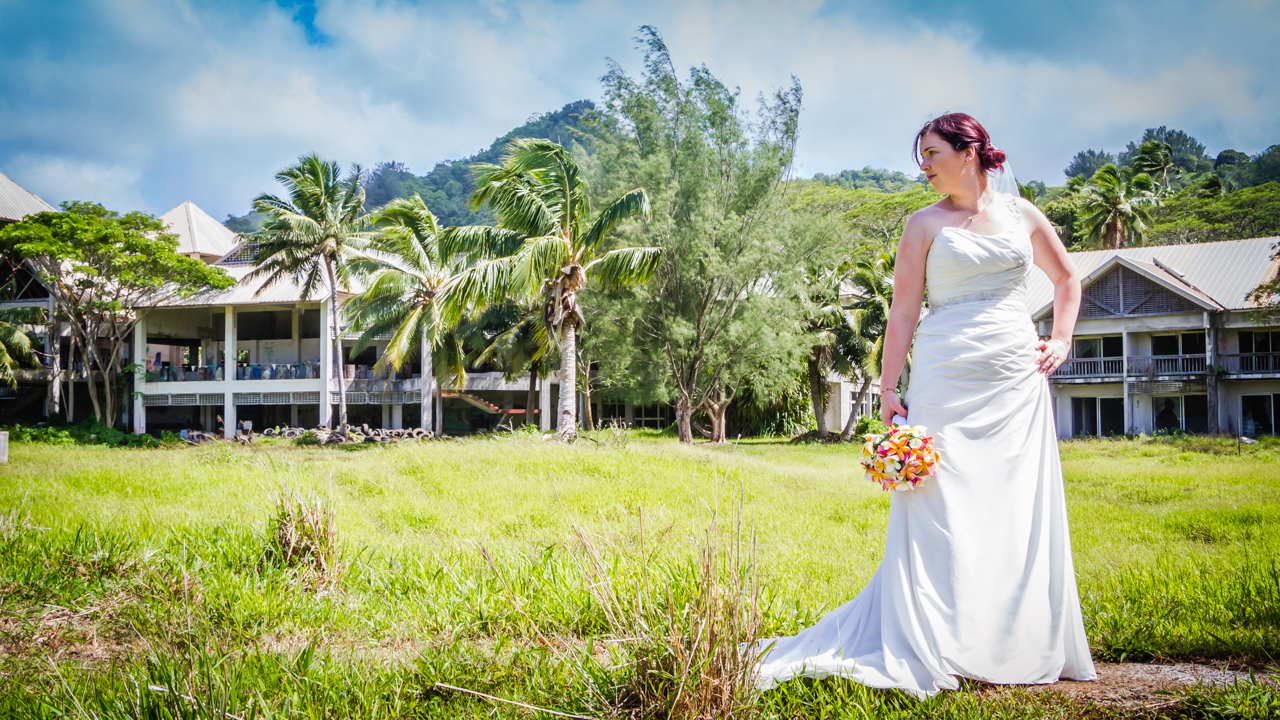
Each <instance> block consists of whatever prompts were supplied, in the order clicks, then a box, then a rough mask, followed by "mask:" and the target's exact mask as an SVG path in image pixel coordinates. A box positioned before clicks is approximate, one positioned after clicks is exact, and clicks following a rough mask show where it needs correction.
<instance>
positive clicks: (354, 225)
mask: <svg viewBox="0 0 1280 720" xmlns="http://www.w3.org/2000/svg"><path fill="white" fill-rule="evenodd" d="M276 180H278V181H280V183H281V184H282V185H284V186H285V188H286V189H287V190H288V191H289V199H288V200H284V199H281V198H278V197H276V196H274V195H269V194H266V193H263V194H262V195H259V196H258V197H256V198H254V200H253V210H254V212H259V213H263V214H265V215H266V219H265V220H264V221H263V224H262V228H261V229H260V230H258V232H256V233H254V235H253V237H254V238H255V239H256V240H257V242H258V250H257V256H256V258H255V262H256V263H257V267H256V268H254V270H253V272H252V273H250V274H249V277H251V278H256V277H265V278H266V282H265V283H263V285H262V287H261V288H259V289H258V294H261V293H262V292H264V291H265V290H266V289H267V288H268V287H270V286H272V285H274V284H275V283H277V282H279V281H280V280H283V279H284V278H286V277H287V278H291V279H292V280H293V282H294V283H296V284H297V285H298V286H299V287H300V288H301V289H302V297H304V298H309V297H311V295H312V293H314V292H315V291H316V290H317V289H319V288H320V287H321V286H322V285H324V286H326V287H327V288H328V290H329V308H330V311H331V313H332V321H333V329H334V337H333V344H334V361H335V362H336V363H337V370H338V425H339V431H340V432H345V431H346V429H347V385H346V380H345V379H344V376H345V373H344V372H343V368H342V326H341V324H340V323H339V320H338V286H339V283H341V284H342V286H344V287H350V272H349V260H350V259H351V258H352V255H353V254H354V253H355V252H358V251H359V250H360V249H362V248H363V247H364V246H365V245H366V244H367V242H368V240H369V238H370V234H369V233H367V232H364V231H363V229H364V227H365V224H366V216H365V214H364V210H363V208H364V188H362V187H361V186H360V168H359V166H354V167H353V168H352V171H351V174H350V175H348V176H347V178H346V179H345V180H344V179H342V177H341V171H340V169H339V168H338V163H336V162H333V161H331V160H321V159H320V158H319V157H317V156H316V155H315V153H312V154H311V155H307V156H305V157H302V158H299V159H298V164H297V165H294V166H293V167H290V168H286V169H285V170H282V171H280V172H279V173H278V174H276ZM228 370H229V369H228ZM322 373H323V374H327V373H328V369H327V368H326V369H324V370H323V371H322Z"/></svg>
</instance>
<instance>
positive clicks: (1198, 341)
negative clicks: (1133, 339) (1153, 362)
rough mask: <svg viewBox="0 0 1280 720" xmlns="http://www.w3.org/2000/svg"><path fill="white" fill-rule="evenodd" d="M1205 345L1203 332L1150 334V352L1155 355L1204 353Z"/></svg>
mask: <svg viewBox="0 0 1280 720" xmlns="http://www.w3.org/2000/svg"><path fill="white" fill-rule="evenodd" d="M1206 347H1207V346H1206V345H1205V336H1204V333H1203V332H1194V333H1183V334H1181V335H1152V336H1151V354H1152V355H1155V356H1157V357H1162V356H1169V355H1204V354H1205V349H1206Z"/></svg>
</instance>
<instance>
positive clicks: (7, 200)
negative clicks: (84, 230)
mask: <svg viewBox="0 0 1280 720" xmlns="http://www.w3.org/2000/svg"><path fill="white" fill-rule="evenodd" d="M57 211H58V209H57V208H55V207H54V206H52V205H50V204H49V203H47V202H45V201H44V200H41V199H40V198H39V197H37V196H36V195H35V194H34V193H32V192H31V191H30V190H27V189H26V188H24V187H22V186H21V185H19V184H18V183H16V182H14V181H12V180H10V179H9V178H8V177H6V176H5V175H4V174H3V173H0V220H9V221H13V222H17V221H19V220H21V219H22V218H24V217H26V216H28V215H34V214H36V213H38V212H57Z"/></svg>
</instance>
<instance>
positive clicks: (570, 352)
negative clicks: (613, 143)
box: [446, 138, 662, 440]
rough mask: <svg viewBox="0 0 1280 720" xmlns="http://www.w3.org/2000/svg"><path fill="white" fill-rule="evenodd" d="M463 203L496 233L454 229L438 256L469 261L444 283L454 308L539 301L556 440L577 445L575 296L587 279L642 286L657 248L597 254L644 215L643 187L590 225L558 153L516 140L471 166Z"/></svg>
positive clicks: (578, 184)
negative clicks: (553, 383)
mask: <svg viewBox="0 0 1280 720" xmlns="http://www.w3.org/2000/svg"><path fill="white" fill-rule="evenodd" d="M476 170H477V177H476V184H477V189H476V191H475V194H473V195H472V196H471V202H472V204H473V206H474V207H476V208H477V209H478V208H480V207H481V206H487V207H489V208H490V209H492V210H493V213H494V215H495V216H497V218H498V227H483V226H472V227H461V228H452V229H451V230H450V231H449V232H448V233H447V234H446V239H447V240H448V242H447V243H446V245H447V247H446V250H449V251H452V250H454V249H456V250H459V251H462V252H466V253H468V254H469V255H470V256H471V257H472V258H473V259H475V260H476V264H475V266H474V267H472V268H468V269H467V270H465V271H463V272H462V273H460V275H459V276H458V278H457V279H456V280H455V281H451V291H456V292H457V293H458V297H459V298H460V299H462V300H463V301H464V302H462V305H463V306H465V307H468V308H477V307H480V306H483V305H491V304H495V303H500V302H505V301H508V300H511V301H515V302H518V303H522V304H523V303H527V302H537V303H539V304H541V306H542V319H543V322H544V323H545V325H546V327H547V329H548V331H549V334H551V335H552V336H554V337H556V338H557V339H558V343H559V346H560V408H559V413H560V416H559V430H558V431H557V433H556V434H557V436H558V437H559V438H561V439H563V440H569V439H572V438H574V437H576V436H577V430H576V428H575V423H574V415H575V412H574V404H575V394H576V393H575V392H574V389H575V385H576V383H575V381H576V379H577V375H578V373H577V367H576V359H577V329H578V326H579V324H580V323H581V322H582V321H583V320H584V319H585V316H584V315H583V311H582V307H581V305H580V304H579V303H578V293H579V292H581V291H582V290H583V289H585V288H586V287H587V280H588V278H592V279H594V280H595V281H596V282H598V283H600V285H602V286H603V287H605V288H606V289H616V288H620V287H624V286H627V285H631V284H634V283H640V282H646V281H648V279H649V278H650V277H652V276H653V272H654V270H655V269H656V268H657V265H658V261H659V260H660V259H661V257H662V250H661V248H656V247H631V248H619V249H616V250H610V251H608V252H602V249H603V247H602V246H603V245H604V241H605V239H606V237H607V236H608V234H609V232H610V231H611V230H612V229H613V228H614V227H616V226H617V225H618V224H619V223H621V222H622V221H624V220H627V219H628V218H632V217H644V218H647V217H648V215H649V197H648V195H646V194H645V191H644V190H643V189H642V188H636V189H634V190H631V191H629V192H626V193H623V194H622V196H621V197H619V198H617V199H616V200H614V201H613V202H612V203H610V204H609V205H608V206H607V207H606V208H604V210H602V211H601V212H600V213H598V214H596V215H595V217H594V218H591V202H590V197H589V195H588V188H587V186H586V184H585V182H584V181H583V179H582V177H581V172H580V171H579V168H578V165H577V164H576V163H574V162H573V160H572V159H570V158H569V153H568V151H566V150H565V149H564V147H563V146H561V145H559V144H557V143H554V142H551V141H549V140H535V139H529V138H523V139H519V140H515V141H513V142H512V143H511V144H509V145H507V155H506V156H505V157H504V158H503V160H502V163H501V164H500V165H489V164H481V165H477V166H476Z"/></svg>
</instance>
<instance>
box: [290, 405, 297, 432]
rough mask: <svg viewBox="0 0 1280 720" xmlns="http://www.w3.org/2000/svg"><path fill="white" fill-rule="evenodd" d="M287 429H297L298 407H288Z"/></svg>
mask: <svg viewBox="0 0 1280 720" xmlns="http://www.w3.org/2000/svg"><path fill="white" fill-rule="evenodd" d="M289 427H298V406H297V405H290V406H289Z"/></svg>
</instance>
